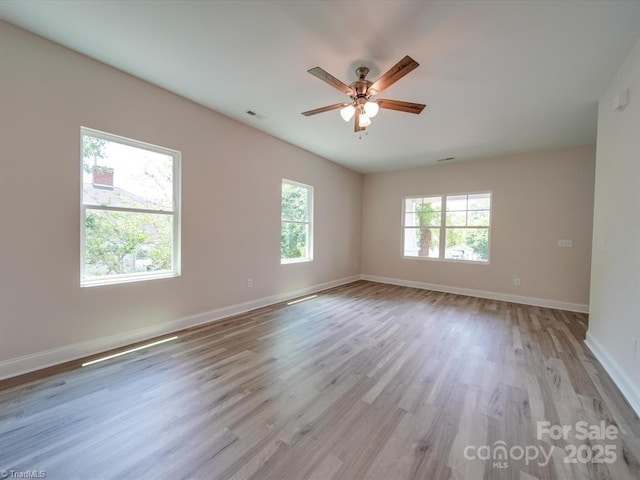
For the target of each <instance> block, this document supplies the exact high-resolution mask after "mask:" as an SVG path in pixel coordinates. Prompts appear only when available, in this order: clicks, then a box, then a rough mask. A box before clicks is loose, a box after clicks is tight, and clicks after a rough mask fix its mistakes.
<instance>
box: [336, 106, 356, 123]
mask: <svg viewBox="0 0 640 480" xmlns="http://www.w3.org/2000/svg"><path fill="white" fill-rule="evenodd" d="M354 113H356V107H354V106H353V105H347V106H346V107H344V108H342V109H340V116H341V117H342V119H343V120H344V121H345V122H348V121H349V120H351V119H352V118H353V114H354Z"/></svg>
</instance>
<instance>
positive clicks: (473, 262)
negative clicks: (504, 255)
mask: <svg viewBox="0 0 640 480" xmlns="http://www.w3.org/2000/svg"><path fill="white" fill-rule="evenodd" d="M402 258H403V259H406V260H420V261H429V262H443V263H462V264H465V265H489V264H490V263H489V261H486V262H481V261H474V260H453V259H450V258H433V257H412V256H406V255H403V256H402Z"/></svg>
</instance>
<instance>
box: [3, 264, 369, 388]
mask: <svg viewBox="0 0 640 480" xmlns="http://www.w3.org/2000/svg"><path fill="white" fill-rule="evenodd" d="M359 279H360V275H354V276H352V277H345V278H341V279H338V280H332V281H330V282H325V283H322V284H318V285H313V286H311V287H307V288H302V289H300V290H295V291H292V292H286V293H280V294H277V295H271V296H269V297H263V298H259V299H256V300H251V301H249V302H245V303H239V304H236V305H229V306H227V307H222V308H218V309H216V310H210V311H208V312H202V313H198V314H196V315H190V316H188V317H183V318H179V319H176V320H170V321H168V322H163V323H161V324H156V325H150V326H148V327H145V328H141V329H138V330H133V331H130V332H124V333H120V334H117V335H112V336H109V337H104V338H97V339H95V340H88V341H86V342H80V343H74V344H71V345H65V346H63V347H59V348H54V349H51V350H45V351H43V352H37V353H33V354H30V355H24V356H22V357H17V358H11V359H9V360H4V361H2V362H0V380H2V379H5V378H10V377H15V376H17V375H22V374H25V373H29V372H33V371H35V370H41V369H43V368H47V367H52V366H54V365H59V364H61V363H65V362H69V361H72V360H77V359H79V358H83V357H87V356H90V355H95V354H97V353H100V352H105V351H107V350H112V349H114V348H120V347H124V346H126V345H131V344H132V343H137V342H143V341H145V340H149V339H150V338H154V337H158V336H160V335H166V334H169V333H173V332H177V331H179V330H183V329H185V328H191V327H196V326H199V325H203V324H206V323H210V322H214V321H217V320H222V319H224V318H228V317H231V316H234V315H238V314H241V313H245V312H248V311H250V310H255V309H257V308H262V307H266V306H269V305H274V304H276V303H280V302H284V301H286V300H291V299H292V298H296V297H301V296H303V295H307V294H310V293H315V292H319V291H321V290H326V289H328V288H333V287H337V286H340V285H345V284H347V283H351V282H355V281H357V280H359Z"/></svg>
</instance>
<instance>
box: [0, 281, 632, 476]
mask: <svg viewBox="0 0 640 480" xmlns="http://www.w3.org/2000/svg"><path fill="white" fill-rule="evenodd" d="M586 326H587V317H586V315H582V314H576V313H570V312H563V311H559V310H550V309H545V308H538V307H530V306H523V305H516V304H510V303H505V302H498V301H491V300H483V299H477V298H472V297H463V296H458V295H451V294H445V293H438V292H432V291H425V290H417V289H411V288H405V287H397V286H391V285H383V284H377V283H371V282H364V281H360V282H355V283H352V284H349V285H346V286H343V287H339V288H335V289H331V290H327V291H325V292H322V293H320V294H318V296H317V297H316V298H314V299H312V300H308V301H305V302H301V303H298V304H294V305H290V306H287V305H286V304H280V305H276V306H272V307H268V308H263V309H260V310H256V311H253V312H250V313H248V314H245V315H242V316H239V317H235V318H232V319H228V320H225V321H221V322H217V323H214V324H211V325H208V326H205V327H203V328H199V329H193V330H187V331H184V332H180V333H179V338H178V339H177V340H175V341H173V342H168V343H165V344H162V345H158V346H156V347H152V348H151V349H148V350H143V351H139V352H135V353H132V354H130V355H127V356H123V357H120V358H116V359H112V360H109V361H106V362H103V363H99V364H96V365H92V366H89V367H85V368H81V369H74V370H70V371H66V372H62V373H58V374H56V375H53V376H49V377H46V378H43V379H40V380H36V381H32V382H30V383H27V384H23V385H17V386H16V385H13V386H12V385H10V384H5V385H8V386H5V388H4V389H0V475H2V473H1V471H2V470H4V471H6V472H8V474H10V473H11V471H12V470H13V471H15V472H16V473H17V472H24V471H42V472H45V473H46V475H47V476H46V478H47V479H65V480H68V479H91V480H95V479H124V478H136V479H152V480H153V479H164V478H168V479H191V478H194V479H207V480H209V479H220V480H230V479H233V480H240V479H254V480H258V479H259V480H269V479H274V480H288V479H292V480H293V479H309V480H331V479H336V480H338V479H339V480H350V479H371V480H402V479H428V480H432V479H465V480H467V479H468V480H472V479H496V480H501V479H518V480H532V479H541V480H542V479H545V480H549V479H562V480H564V479H615V480H626V479H629V480H633V479H640V421H639V419H638V417H637V416H636V415H635V414H634V413H633V411H632V410H631V409H630V408H629V406H628V405H627V404H626V402H625V401H624V399H623V398H622V397H621V395H620V393H619V392H618V390H617V389H616V387H615V385H614V384H613V383H612V381H611V380H610V378H609V377H608V376H607V375H606V373H605V372H604V371H603V369H602V368H601V366H600V365H599V364H598V362H597V361H596V360H595V359H594V357H593V356H592V355H591V354H590V352H589V351H588V350H587V349H586V348H585V346H584V345H583V343H582V340H583V338H584V334H585V331H586ZM0 388H1V386H0ZM543 421H547V422H549V425H550V426H553V425H558V426H563V425H565V426H569V427H571V428H572V431H571V432H570V433H569V435H568V436H567V438H557V439H554V438H552V437H551V436H550V435H548V434H545V435H542V436H541V438H538V437H540V435H538V428H539V427H538V425H539V424H538V422H543ZM577 422H585V425H598V426H599V425H601V422H603V423H602V425H605V426H613V428H614V429H615V430H616V431H617V434H616V435H615V438H614V439H597V438H591V439H589V438H587V439H579V438H576V433H577V431H576V423H577ZM607 445H608V447H606V449H605V446H607ZM572 449H575V450H576V451H577V452H579V453H578V456H574V457H571V450H572ZM605 450H606V452H605ZM525 452H527V455H525ZM534 453H535V454H537V455H538V458H535V459H532V458H531V457H533V455H534ZM547 453H548V458H547V460H548V461H547V462H546V463H545V462H543V461H542V458H544V457H543V454H547ZM605 453H606V455H605ZM505 454H506V455H505ZM613 454H614V455H615V461H613V456H612V455H613ZM572 458H573V459H575V460H576V461H575V463H568V462H567V459H568V460H569V462H570V461H571V460H572ZM607 459H610V460H611V461H610V462H607V461H605V460H607ZM9 478H11V477H9ZM14 478H16V477H15V476H14Z"/></svg>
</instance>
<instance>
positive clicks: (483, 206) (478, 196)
mask: <svg viewBox="0 0 640 480" xmlns="http://www.w3.org/2000/svg"><path fill="white" fill-rule="evenodd" d="M490 208H491V194H490V193H472V194H470V195H469V210H489V209H490Z"/></svg>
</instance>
